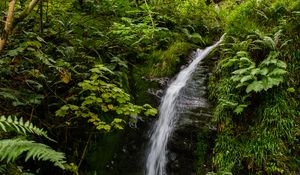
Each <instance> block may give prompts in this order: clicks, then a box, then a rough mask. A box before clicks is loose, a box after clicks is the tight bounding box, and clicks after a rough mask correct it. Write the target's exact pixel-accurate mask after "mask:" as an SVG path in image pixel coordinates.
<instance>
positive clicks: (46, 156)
mask: <svg viewBox="0 0 300 175" xmlns="http://www.w3.org/2000/svg"><path fill="white" fill-rule="evenodd" d="M25 152H26V158H25V161H27V160H28V159H30V158H33V159H37V160H42V161H50V162H53V163H54V165H55V166H58V167H60V168H62V169H65V167H64V163H66V161H65V154H64V153H62V152H57V151H55V150H53V149H52V148H50V147H49V146H47V145H44V144H41V143H36V142H34V141H29V140H25V139H21V138H14V139H3V140H0V160H1V161H7V162H12V161H14V160H15V159H17V158H18V157H19V156H20V155H21V154H23V153H25Z"/></svg>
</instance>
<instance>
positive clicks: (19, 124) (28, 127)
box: [0, 116, 54, 141]
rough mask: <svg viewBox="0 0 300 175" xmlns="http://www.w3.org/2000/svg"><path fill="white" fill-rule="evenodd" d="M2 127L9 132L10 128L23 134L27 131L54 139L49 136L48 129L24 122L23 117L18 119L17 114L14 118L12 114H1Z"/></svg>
mask: <svg viewBox="0 0 300 175" xmlns="http://www.w3.org/2000/svg"><path fill="white" fill-rule="evenodd" d="M0 127H1V129H2V130H3V131H5V132H7V131H8V130H13V131H15V132H17V133H19V134H23V135H26V134H27V133H30V134H36V135H38V136H43V137H45V138H47V139H49V140H51V141H54V140H53V139H51V138H49V137H48V135H47V132H46V131H44V130H43V129H40V128H38V127H36V126H34V125H33V124H32V123H30V122H29V121H26V122H24V121H23V118H22V117H21V118H20V119H18V118H17V117H15V116H14V117H13V118H12V117H11V116H8V117H5V116H1V118H0Z"/></svg>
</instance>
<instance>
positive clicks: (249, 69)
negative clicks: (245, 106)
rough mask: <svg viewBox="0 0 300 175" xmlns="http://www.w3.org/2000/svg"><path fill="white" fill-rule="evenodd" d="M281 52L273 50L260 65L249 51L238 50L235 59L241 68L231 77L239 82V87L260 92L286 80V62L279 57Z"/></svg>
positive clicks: (248, 91) (247, 90)
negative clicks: (250, 56) (251, 57)
mask: <svg viewBox="0 0 300 175" xmlns="http://www.w3.org/2000/svg"><path fill="white" fill-rule="evenodd" d="M279 55H280V53H279V52H275V51H272V52H270V53H269V55H268V57H267V58H266V59H265V60H263V61H262V62H261V63H260V64H259V65H258V66H256V65H255V63H254V62H253V61H251V60H250V59H249V54H248V53H247V52H238V53H237V58H234V59H233V60H230V61H235V62H237V63H238V64H239V69H238V70H235V71H233V72H232V74H233V76H232V77H231V79H232V80H233V81H235V82H238V85H237V86H236V87H237V88H239V87H244V86H245V87H246V92H247V93H250V92H251V91H255V92H260V91H262V90H265V91H266V90H268V89H270V88H272V87H273V86H277V85H279V84H280V83H281V82H283V80H284V77H283V76H284V75H285V74H286V73H287V71H286V67H287V65H286V63H284V62H283V61H281V60H279V59H277V57H279Z"/></svg>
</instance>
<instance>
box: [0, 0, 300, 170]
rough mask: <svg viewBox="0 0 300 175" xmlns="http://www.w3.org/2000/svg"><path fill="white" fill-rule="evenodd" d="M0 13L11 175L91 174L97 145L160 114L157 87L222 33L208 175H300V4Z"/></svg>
mask: <svg viewBox="0 0 300 175" xmlns="http://www.w3.org/2000/svg"><path fill="white" fill-rule="evenodd" d="M0 11H1V14H0V17H1V19H2V21H3V22H2V23H0V28H1V33H0V34H1V40H0V116H1V117H0V174H26V173H33V174H88V173H91V172H89V171H90V170H89V169H88V168H87V167H86V161H87V160H86V159H87V158H86V155H87V154H88V152H89V151H90V148H91V146H92V144H93V143H95V142H96V141H97V140H99V138H100V139H103V138H105V137H106V136H107V135H108V133H118V132H125V134H126V131H127V130H130V127H131V126H132V125H133V124H135V123H136V122H137V120H138V119H139V118H149V117H150V116H155V115H156V113H157V111H156V109H155V108H153V107H151V105H152V106H153V105H157V104H155V102H153V100H152V101H151V100H149V99H147V98H145V94H146V90H147V86H148V85H149V81H148V80H152V79H154V78H158V77H166V76H172V75H174V74H175V73H176V71H178V69H179V67H180V65H182V64H183V63H185V61H186V60H185V56H186V55H188V54H189V52H190V51H191V50H193V49H195V48H197V47H205V46H207V45H210V44H212V43H213V42H214V41H216V40H218V39H219V37H220V36H221V35H222V34H223V33H227V34H226V38H225V40H224V42H223V43H222V45H221V46H220V48H219V49H218V51H217V52H218V55H219V60H218V61H217V62H216V63H215V66H214V71H213V73H212V76H211V77H210V81H209V94H210V99H211V101H212V103H213V105H214V111H213V116H212V124H213V125H215V126H217V135H216V138H215V140H214V142H213V145H211V146H212V147H214V148H213V154H212V157H210V159H211V162H212V163H211V167H210V168H209V169H210V170H211V172H209V174H297V173H298V172H299V168H298V165H299V161H300V152H299V148H300V142H299V140H298V139H299V134H300V131H299V129H298V126H299V124H300V123H299V119H298V118H299V114H300V111H299V103H300V95H299V93H300V87H299V84H300V59H299V57H300V49H299V48H300V23H299V21H300V2H298V1H293V0H264V1H260V0H244V1H236V0H224V1H222V2H220V3H219V4H215V3H214V2H210V1H204V0H185V1H182V0H164V1H163V0H144V1H139V0H135V1H130V0H126V1H125V0H70V1H60V0H47V1H46V0H6V1H0ZM145 103H146V104H145ZM147 103H151V105H149V104H147ZM107 137H110V136H109V135H108V136H107ZM204 140H205V139H204ZM202 141H203V139H202ZM198 145H199V147H201V145H202V146H203V144H201V143H199V144H198ZM110 148H111V147H108V148H106V149H110ZM198 150H200V151H203V152H205V151H206V149H204V147H203V149H202V148H200V149H198ZM203 154H205V153H198V155H203ZM200 160H201V161H203V159H202V158H201V157H199V162H201V161H200ZM197 165H198V166H199V167H198V168H199V174H201V173H202V172H203V170H201V168H202V167H201V164H199V163H198V164H197ZM49 167H51V168H49Z"/></svg>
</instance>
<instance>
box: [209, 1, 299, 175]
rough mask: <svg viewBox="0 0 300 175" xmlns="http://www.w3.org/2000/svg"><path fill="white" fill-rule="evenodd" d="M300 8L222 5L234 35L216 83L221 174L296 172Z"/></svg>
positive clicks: (228, 40)
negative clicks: (298, 14)
mask: <svg viewBox="0 0 300 175" xmlns="http://www.w3.org/2000/svg"><path fill="white" fill-rule="evenodd" d="M297 4H298V6H297ZM229 9H230V10H229ZM296 9H297V10H299V3H295V2H294V1H288V2H287V1H280V0H276V1H251V0H249V1H245V2H243V3H242V4H240V5H235V4H234V3H232V2H230V1H229V2H227V3H224V5H223V6H221V11H220V15H221V16H220V17H221V18H223V22H224V24H225V31H227V32H228V33H227V34H228V35H227V38H226V42H225V43H224V44H223V48H222V50H221V51H220V54H221V56H220V57H221V60H220V61H219V62H218V64H217V66H216V67H215V69H214V72H213V76H211V77H210V82H209V91H210V99H211V100H212V101H213V102H214V104H215V107H214V113H213V117H212V118H213V122H214V123H215V124H216V126H217V129H218V134H217V139H216V143H215V146H214V156H213V164H214V167H215V172H216V173H215V174H223V173H224V172H227V173H232V174H297V162H298V160H299V155H298V153H297V151H296V149H295V145H298V144H299V143H298V141H297V140H298V139H297V137H298V134H297V133H298V131H297V130H298V129H297V126H298V122H297V119H296V118H297V116H298V115H299V109H298V107H297V106H299V102H297V101H299V100H298V99H299V97H297V95H296V96H295V94H294V96H293V95H292V93H294V91H293V88H294V87H295V84H294V83H295V82H299V78H295V75H296V74H297V72H298V71H297V68H295V65H299V60H298V61H296V58H297V56H295V53H297V49H295V48H294V45H298V44H299V41H296V40H297V39H296V40H294V38H298V37H299V30H297V29H295V28H293V29H291V28H289V27H288V26H290V25H291V23H292V22H291V21H293V20H291V19H294V18H295V17H294V15H293V13H292V12H293V11H295V10H296ZM297 10H296V11H297ZM225 14H226V15H225ZM223 15H224V16H223ZM287 21H290V22H287ZM288 28H289V29H288ZM290 33H293V35H290ZM292 84H293V85H292ZM294 89H295V88H294ZM295 119H296V120H295ZM212 174H214V173H212Z"/></svg>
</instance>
